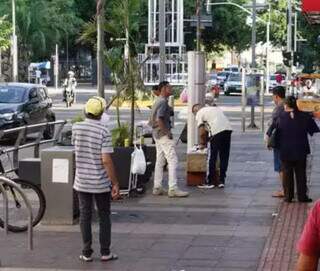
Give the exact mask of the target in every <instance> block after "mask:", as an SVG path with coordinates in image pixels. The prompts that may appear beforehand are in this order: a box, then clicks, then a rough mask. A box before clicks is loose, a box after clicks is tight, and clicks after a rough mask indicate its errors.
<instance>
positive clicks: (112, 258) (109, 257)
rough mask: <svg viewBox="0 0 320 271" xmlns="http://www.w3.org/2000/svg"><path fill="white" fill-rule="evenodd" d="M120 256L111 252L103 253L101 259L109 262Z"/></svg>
mask: <svg viewBox="0 0 320 271" xmlns="http://www.w3.org/2000/svg"><path fill="white" fill-rule="evenodd" d="M117 259H118V256H117V255H116V254H113V253H110V254H109V255H102V256H101V258H100V260H101V261H102V262H108V261H113V260H117Z"/></svg>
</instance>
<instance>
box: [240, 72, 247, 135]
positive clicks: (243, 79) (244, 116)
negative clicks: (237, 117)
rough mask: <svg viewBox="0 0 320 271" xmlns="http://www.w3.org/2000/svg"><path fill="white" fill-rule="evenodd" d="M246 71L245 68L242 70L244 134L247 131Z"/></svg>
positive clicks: (242, 124) (242, 123)
mask: <svg viewBox="0 0 320 271" xmlns="http://www.w3.org/2000/svg"><path fill="white" fill-rule="evenodd" d="M245 80H246V70H245V68H242V69H241V85H242V87H241V94H242V95H241V114H242V118H241V126H242V132H245V131H246V85H245V84H246V82H245Z"/></svg>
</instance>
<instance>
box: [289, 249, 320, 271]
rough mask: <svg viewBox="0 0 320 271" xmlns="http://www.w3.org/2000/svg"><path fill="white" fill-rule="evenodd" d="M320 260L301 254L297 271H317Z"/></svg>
mask: <svg viewBox="0 0 320 271" xmlns="http://www.w3.org/2000/svg"><path fill="white" fill-rule="evenodd" d="M318 261H319V258H318V257H316V256H307V255H305V254H302V253H301V254H300V256H299V259H298V263H297V266H296V269H295V271H317V269H318Z"/></svg>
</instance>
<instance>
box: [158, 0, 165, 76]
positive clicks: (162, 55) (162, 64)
mask: <svg viewBox="0 0 320 271" xmlns="http://www.w3.org/2000/svg"><path fill="white" fill-rule="evenodd" d="M165 2H166V1H165V0H161V1H159V47H160V48H159V53H160V82H162V81H164V80H165V73H166V40H165V31H166V30H165V27H166V17H165V16H166V5H165V4H166V3H165Z"/></svg>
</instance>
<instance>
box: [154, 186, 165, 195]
mask: <svg viewBox="0 0 320 271" xmlns="http://www.w3.org/2000/svg"><path fill="white" fill-rule="evenodd" d="M167 193H168V191H167V190H166V189H164V188H162V187H154V188H153V190H152V195H154V196H163V195H166V194H167Z"/></svg>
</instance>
